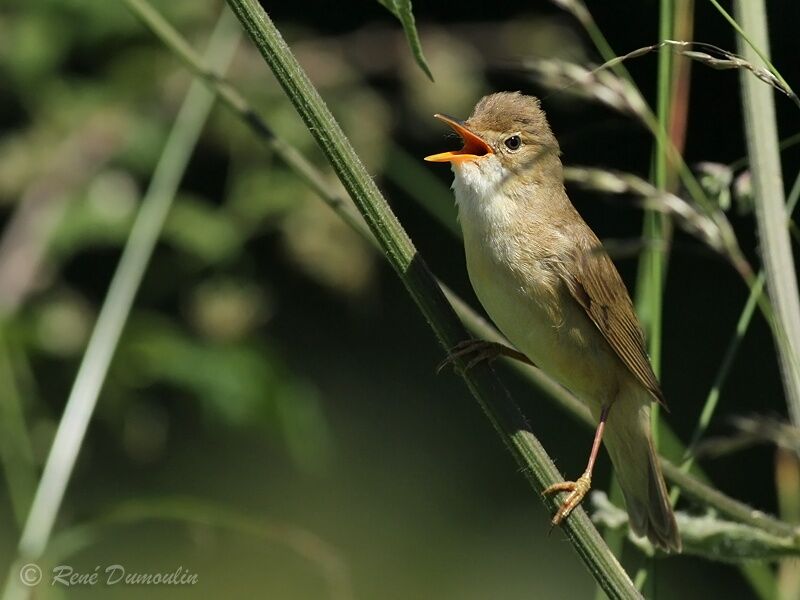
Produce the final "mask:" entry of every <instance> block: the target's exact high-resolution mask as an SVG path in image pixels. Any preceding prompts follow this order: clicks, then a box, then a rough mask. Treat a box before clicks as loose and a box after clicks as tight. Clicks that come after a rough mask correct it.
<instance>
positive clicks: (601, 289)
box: [551, 236, 666, 406]
mask: <svg viewBox="0 0 800 600" xmlns="http://www.w3.org/2000/svg"><path fill="white" fill-rule="evenodd" d="M591 237H592V240H591V242H590V243H586V244H581V245H580V247H577V248H574V250H573V251H571V252H570V253H569V254H568V255H566V256H560V257H558V260H554V261H553V262H552V263H551V264H552V266H553V269H554V270H555V271H556V273H558V275H559V276H560V277H561V279H562V280H563V281H564V283H565V284H566V286H567V289H569V292H570V294H571V295H572V297H573V298H575V300H576V301H577V302H578V304H579V305H580V306H581V307H582V308H583V309H584V311H586V314H587V315H588V317H589V318H590V319H591V320H592V322H593V323H594V324H595V325H596V326H597V328H598V329H599V330H600V332H601V333H602V334H603V337H604V338H605V339H606V341H607V342H608V343H609V344H610V345H611V347H612V348H613V349H614V352H616V354H617V356H619V358H620V359H621V360H622V362H623V363H624V364H625V366H626V367H627V368H628V369H629V370H630V372H631V373H633V375H634V376H635V377H636V378H637V379H638V380H639V382H641V384H642V385H643V386H644V387H645V389H647V391H648V392H650V394H652V396H653V398H655V399H656V400H657V401H658V402H659V403H661V404H662V405H664V406H666V404H665V402H664V396H663V394H662V393H661V388H660V386H659V384H658V380H657V379H656V376H655V373H653V367H652V366H651V365H650V359H649V358H648V356H647V351H646V349H645V345H644V336H643V335H642V330H641V329H640V327H639V321H638V319H637V318H636V313H635V312H634V309H633V303H632V302H631V299H630V296H629V295H628V291H627V289H626V288H625V284H624V283H623V281H622V278H621V277H620V275H619V272H618V271H617V269H616V267H615V266H614V263H613V262H611V259H610V258H609V257H608V254H607V253H606V251H605V250H604V249H603V247H602V244H601V243H600V241H599V240H597V238H595V237H594V236H591Z"/></svg>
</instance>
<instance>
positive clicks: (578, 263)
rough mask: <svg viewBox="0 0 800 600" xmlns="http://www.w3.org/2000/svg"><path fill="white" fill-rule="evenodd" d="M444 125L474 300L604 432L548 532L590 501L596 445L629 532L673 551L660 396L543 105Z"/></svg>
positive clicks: (479, 110)
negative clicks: (611, 474)
mask: <svg viewBox="0 0 800 600" xmlns="http://www.w3.org/2000/svg"><path fill="white" fill-rule="evenodd" d="M440 118H441V119H442V120H444V121H446V122H447V123H448V124H450V125H451V126H452V127H453V128H454V129H455V130H456V131H457V133H459V135H461V137H462V138H464V142H465V144H464V148H462V150H460V151H456V152H445V153H442V154H437V155H434V156H430V157H428V158H427V159H428V160H431V161H438V162H444V161H447V162H450V163H452V165H453V171H454V173H455V181H454V183H453V189H454V191H455V196H456V202H457V204H458V208H459V220H460V222H461V227H462V230H463V233H464V247H465V251H466V257H467V267H468V271H469V275H470V280H471V281H472V285H473V287H474V288H475V292H476V294H477V296H478V298H479V299H480V301H481V303H482V304H483V306H484V308H485V309H486V311H487V312H488V313H489V315H490V316H491V318H492V319H493V320H494V322H495V324H496V325H497V326H498V327H499V328H500V330H501V331H502V332H503V333H504V335H505V336H506V337H507V338H508V339H509V340H510V341H511V342H512V343H513V344H514V345H515V346H516V347H517V349H518V350H519V351H520V352H522V353H523V354H524V355H525V356H527V357H528V358H529V359H530V360H531V361H532V362H534V363H535V364H537V365H538V366H539V367H541V368H542V369H543V370H544V371H546V372H547V373H548V374H550V375H551V376H552V377H554V378H555V379H556V380H557V381H559V382H560V383H561V384H562V385H564V386H565V387H566V388H568V389H569V390H571V391H572V392H573V393H574V394H575V395H576V396H577V397H578V398H579V399H580V400H582V401H583V402H584V403H585V404H586V405H587V407H588V408H589V409H590V411H591V412H592V414H593V415H594V416H595V418H596V419H597V420H598V422H599V423H600V425H599V427H598V431H597V434H596V438H595V442H596V443H595V446H594V447H593V450H592V454H591V456H590V460H589V464H588V466H587V469H586V471H585V472H584V474H583V475H582V476H581V477H580V478H579V479H578V480H576V481H575V482H565V483H563V484H558V485H556V486H551V488H550V489H549V490H548V492H569V495H568V497H567V499H566V501H565V502H564V504H563V505H562V508H561V509H560V510H559V512H558V513H557V514H556V516H555V517H554V522H555V523H558V522H560V521H561V520H562V519H564V518H566V517H567V516H568V515H569V513H570V511H571V510H572V509H573V508H574V507H575V506H577V504H579V503H580V501H581V500H582V499H583V496H584V495H585V493H586V492H587V491H588V489H589V487H590V484H591V472H592V467H593V465H594V459H595V456H596V453H597V447H598V445H599V442H600V439H601V438H602V439H603V441H604V443H605V446H606V448H607V450H608V452H609V454H610V456H611V460H612V462H613V463H614V466H615V469H616V472H617V475H618V479H619V482H620V486H621V487H622V490H623V492H624V495H625V500H626V505H627V508H628V513H629V516H630V524H631V528H632V529H633V531H634V532H636V533H638V534H640V535H646V536H647V537H648V538H649V539H650V541H651V542H652V543H653V544H654V545H656V546H658V547H660V548H663V549H664V550H667V551H679V550H680V547H681V543H680V536H679V534H678V530H677V526H676V524H675V518H674V515H673V513H672V509H671V507H670V504H669V500H668V497H667V492H666V486H665V484H664V479H663V476H662V474H661V469H660V466H659V462H658V458H657V456H656V454H655V452H654V450H653V445H652V440H651V435H650V419H649V415H650V402H651V400H653V399H654V400H657V401H659V402H662V403H663V395H662V393H661V389H660V387H659V384H658V381H657V379H656V377H655V375H654V373H653V369H652V367H651V365H650V360H649V358H648V356H647V352H646V350H645V344H644V339H643V336H642V332H641V328H640V326H639V322H638V319H637V317H636V313H635V312H634V309H633V304H632V303H631V300H630V296H629V295H628V292H627V290H626V288H625V285H624V283H623V281H622V278H621V277H620V275H619V273H618V272H617V269H616V268H615V267H614V264H613V263H612V261H611V259H610V258H609V257H608V254H607V253H606V252H605V250H604V249H603V247H602V244H601V243H600V241H599V240H598V239H597V237H596V236H595V235H594V233H593V232H592V231H591V229H590V228H589V227H588V225H586V223H585V222H584V221H583V219H582V218H581V217H580V215H579V214H578V212H577V211H576V210H575V208H574V207H573V206H572V204H571V203H570V201H569V198H568V197H567V194H566V192H565V190H564V181H563V168H562V165H561V159H560V150H559V147H558V142H557V141H556V138H555V136H554V135H553V133H552V131H551V130H550V126H549V124H548V123H547V118H546V116H545V114H544V111H543V110H542V109H541V106H540V104H539V101H538V100H537V99H536V98H533V97H531V96H524V95H522V94H519V93H500V94H492V95H490V96H486V97H485V98H483V99H481V100H480V102H478V104H477V105H476V107H475V110H474V111H473V114H472V115H471V116H470V117H469V119H467V120H466V121H465V122H463V123H460V122H458V121H455V120H453V119H451V118H449V117H441V116H440Z"/></svg>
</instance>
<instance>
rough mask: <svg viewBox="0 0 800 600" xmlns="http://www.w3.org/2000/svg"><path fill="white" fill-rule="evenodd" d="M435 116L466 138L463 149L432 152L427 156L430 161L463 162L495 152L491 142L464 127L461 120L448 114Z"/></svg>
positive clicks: (463, 138) (462, 137) (426, 158)
mask: <svg viewBox="0 0 800 600" xmlns="http://www.w3.org/2000/svg"><path fill="white" fill-rule="evenodd" d="M433 116H434V117H436V118H437V119H439V120H440V121H444V122H445V123H447V124H448V125H450V127H452V128H453V130H454V131H455V132H456V133H457V134H458V135H460V136H461V139H462V140H464V147H463V148H461V150H455V151H451V152H441V153H439V154H431V155H430V156H426V157H425V160H427V161H430V162H450V163H461V162H468V161H471V160H475V159H476V158H480V157H481V156H486V155H487V154H493V151H492V149H491V147H490V146H489V144H487V143H486V142H484V141H483V140H482V139H481V138H479V137H478V136H477V135H475V134H474V133H472V132H471V131H470V130H469V129H467V128H466V127H464V125H463V124H462V123H461V122H460V121H456V120H455V119H453V118H452V117H448V116H447V115H433Z"/></svg>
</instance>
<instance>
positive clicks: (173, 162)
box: [4, 11, 239, 598]
mask: <svg viewBox="0 0 800 600" xmlns="http://www.w3.org/2000/svg"><path fill="white" fill-rule="evenodd" d="M238 42H239V30H238V27H237V26H236V22H235V20H234V19H233V18H232V16H231V15H230V13H229V12H227V11H225V12H224V13H223V15H222V16H221V17H220V20H219V22H218V24H217V27H216V29H215V31H214V33H213V34H212V36H211V41H210V43H209V48H208V54H207V56H208V60H209V61H210V62H211V63H212V64H214V66H215V68H218V69H221V70H223V69H225V68H226V67H227V65H228V63H229V62H230V60H231V58H232V57H233V53H234V51H235V49H236V46H237V44H238ZM213 102H214V95H213V94H211V93H210V92H209V91H208V90H207V89H205V86H203V85H202V84H201V83H199V82H194V83H193V84H192V86H191V88H190V90H189V92H188V94H187V96H186V99H185V101H184V103H183V106H182V107H181V110H180V112H179V113H178V116H177V118H176V120H175V125H174V126H173V128H172V131H171V132H170V135H169V138H168V139H167V142H166V144H165V146H164V150H163V153H162V155H161V159H160V160H159V163H158V165H157V167H156V169H155V172H154V174H153V179H152V181H151V184H150V187H149V189H148V191H147V194H146V195H145V197H144V199H143V200H142V205H141V208H140V210H139V214H138V215H137V217H136V221H135V222H134V224H133V227H132V229H131V232H130V236H129V238H128V240H127V242H126V244H125V248H124V250H123V253H122V257H121V258H120V262H119V265H118V267H117V270H116V272H115V273H114V277H113V279H112V281H111V285H110V287H109V290H108V294H107V295H106V298H105V300H104V302H103V306H102V308H101V309H100V314H99V316H98V319H97V323H96V325H95V327H94V330H93V331H92V335H91V338H90V340H89V343H88V346H87V348H86V353H85V355H84V357H83V360H82V361H81V365H80V367H79V369H78V374H77V376H76V379H75V383H74V385H73V388H72V391H71V393H70V396H69V398H68V400H67V404H66V407H65V409H64V415H63V417H62V418H61V421H60V422H59V426H58V430H57V431H56V435H55V439H54V440H53V444H52V446H51V448H50V453H49V455H48V458H47V462H46V464H45V468H44V472H43V474H42V478H41V480H40V482H39V486H38V488H37V490H36V495H35V497H34V500H33V504H32V506H31V509H30V512H29V513H28V518H27V521H26V523H25V527H24V529H23V532H22V536H21V539H20V542H19V553H20V556H21V558H22V559H25V560H36V559H37V558H38V557H40V556H41V555H42V553H43V552H44V550H45V548H46V547H47V543H48V540H49V539H50V536H51V533H52V530H53V526H54V524H55V520H56V516H57V515H58V511H59V508H60V506H61V502H62V500H63V498H64V493H65V491H66V488H67V484H68V482H69V479H70V476H71V474H72V470H73V468H74V466H75V461H76V459H77V456H78V453H79V451H80V448H81V445H82V442H83V439H84V437H85V434H86V430H87V427H88V425H89V421H90V419H91V416H92V413H93V411H94V408H95V406H96V404H97V398H98V395H99V393H100V389H101V387H102V385H103V382H104V380H105V377H106V374H107V372H108V367H109V365H110V362H111V358H112V356H113V354H114V350H115V348H116V346H117V343H118V341H119V338H120V335H121V333H122V329H123V327H124V325H125V322H126V320H127V317H128V314H129V313H130V309H131V306H132V304H133V300H134V297H135V295H136V292H137V290H138V288H139V285H140V283H141V281H142V277H143V276H144V272H145V269H146V267H147V264H148V262H149V260H150V257H151V256H152V253H153V249H154V247H155V244H156V241H157V240H158V237H159V234H160V231H161V229H162V226H163V223H164V220H165V218H166V216H167V212H168V211H169V208H170V206H171V204H172V199H173V197H174V195H175V192H176V190H177V188H178V185H179V183H180V181H181V178H182V177H183V173H184V171H185V168H186V165H187V163H188V161H189V157H190V156H191V153H192V150H193V148H194V147H195V145H196V143H197V139H198V137H199V135H200V132H201V131H202V129H203V126H204V124H205V121H206V118H207V117H208V114H209V112H210V110H211V107H212V106H213ZM12 580H13V582H18V581H19V578H18V577H17V574H16V573H11V574H10V577H9V580H8V581H7V584H12V585H11V587H8V586H7V587H6V591H5V595H4V597H5V598H16V597H19V593H18V592H19V590H17V591H15V590H14V589H13V587H14V586H13V583H12ZM28 591H30V590H22V597H25V596H27V592H28Z"/></svg>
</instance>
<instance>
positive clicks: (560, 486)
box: [542, 473, 592, 525]
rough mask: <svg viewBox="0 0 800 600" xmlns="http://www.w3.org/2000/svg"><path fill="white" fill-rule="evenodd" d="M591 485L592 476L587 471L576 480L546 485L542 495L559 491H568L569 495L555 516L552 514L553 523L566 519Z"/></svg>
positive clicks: (559, 522)
mask: <svg viewBox="0 0 800 600" xmlns="http://www.w3.org/2000/svg"><path fill="white" fill-rule="evenodd" d="M591 487H592V477H591V475H590V474H588V473H584V474H583V475H581V476H580V477H579V478H578V480H577V481H562V482H561V483H555V484H553V485H551V486H550V487H548V488H547V489H546V490H545V491H544V492H542V495H544V496H547V495H549V494H557V493H559V492H569V496H567V499H566V500H564V502H563V504H561V508H559V509H558V511H557V512H556V514H555V516H553V520H552V523H553V525H560V524H561V521H563V520H564V519H566V518H567V517H568V516H569V514H570V513H571V512H572V511H573V510H574V509H575V507H577V506H578V505H579V504H580V503H581V502H582V501H583V498H584V496H586V494H587V493H588V492H589V490H590V489H591Z"/></svg>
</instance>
